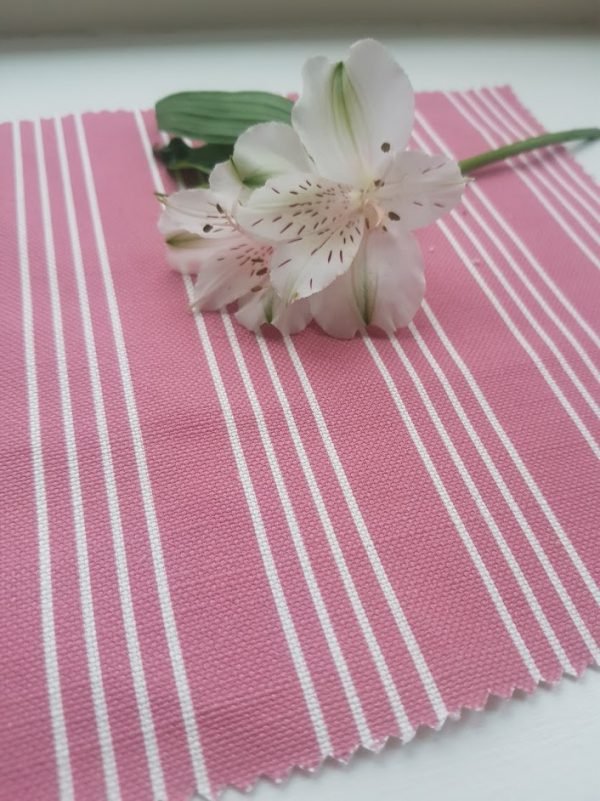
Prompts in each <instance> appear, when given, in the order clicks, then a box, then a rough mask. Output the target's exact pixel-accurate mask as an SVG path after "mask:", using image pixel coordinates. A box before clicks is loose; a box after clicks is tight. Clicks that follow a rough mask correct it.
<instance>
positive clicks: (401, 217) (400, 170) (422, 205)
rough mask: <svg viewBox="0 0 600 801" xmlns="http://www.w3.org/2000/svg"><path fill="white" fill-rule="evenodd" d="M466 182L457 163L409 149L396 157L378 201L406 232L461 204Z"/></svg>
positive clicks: (428, 222)
mask: <svg viewBox="0 0 600 801" xmlns="http://www.w3.org/2000/svg"><path fill="white" fill-rule="evenodd" d="M466 184H467V179H466V178H465V177H464V176H463V175H462V174H461V171H460V168H459V166H458V164H457V163H456V162H455V161H451V160H450V159H448V158H447V157H446V156H430V155H428V154H427V153H420V152H418V151H416V150H407V151H405V152H404V153H398V154H396V155H395V156H394V158H393V161H392V164H391V165H390V168H389V169H388V170H387V172H386V174H385V176H384V178H383V183H382V185H381V186H380V187H379V189H377V192H376V202H377V204H378V205H379V206H380V207H381V208H382V209H383V210H384V211H385V212H386V214H387V216H388V219H389V220H390V221H391V223H397V224H398V227H402V228H404V229H405V230H413V229H414V228H421V227H422V226H424V225H429V224H430V223H432V222H433V221H434V220H437V218H438V217H441V216H442V215H443V214H446V212H448V211H450V210H451V209H453V208H454V206H456V205H457V203H458V202H459V201H460V199H461V196H462V193H463V190H464V188H465V186H466Z"/></svg>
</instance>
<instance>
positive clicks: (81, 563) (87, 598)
mask: <svg viewBox="0 0 600 801" xmlns="http://www.w3.org/2000/svg"><path fill="white" fill-rule="evenodd" d="M33 130H34V136H35V151H36V160H37V168H38V180H39V190H40V202H41V210H42V227H43V230H44V247H45V251H46V266H47V270H48V284H49V287H50V308H51V310H52V321H53V328H54V346H55V351H56V366H57V372H58V383H59V388H60V402H61V409H62V418H63V431H64V436H65V445H66V449H67V464H68V470H69V485H70V489H71V506H72V512H73V525H74V528H75V543H76V548H77V568H78V572H79V592H80V597H81V612H82V618H83V633H84V639H85V647H86V654H87V661H88V672H89V677H90V687H91V692H92V699H93V704H94V714H95V716H96V726H97V729H98V741H99V743H100V753H101V755H102V768H103V771H104V781H105V784H106V797H107V799H108V801H117V800H118V799H119V798H120V797H121V792H120V790H119V777H118V773H117V764H116V762H115V754H114V750H113V743H112V733H111V729H110V721H109V718H108V709H107V705H106V697H105V694H104V685H103V681H102V667H101V663H100V653H99V650H98V639H97V635H96V621H95V618H94V599H93V594H92V584H91V578H90V565H89V559H88V548H87V538H86V529H85V513H84V505H83V497H82V493H81V482H80V478H79V462H78V458H77V446H76V444H75V428H74V424H73V408H72V403H71V389H70V385H69V374H68V368H67V355H66V352H65V336H64V329H63V321H62V311H61V301H60V291H59V286H58V275H57V269H56V250H55V246H54V234H53V229H52V216H51V212H50V195H49V190H48V176H47V173H46V164H45V160H44V146H43V143H42V129H41V125H40V122H39V120H36V121H35V122H34V123H33Z"/></svg>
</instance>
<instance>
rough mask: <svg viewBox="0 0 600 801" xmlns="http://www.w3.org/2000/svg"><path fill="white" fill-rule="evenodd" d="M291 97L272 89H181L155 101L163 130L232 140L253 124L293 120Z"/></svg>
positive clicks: (224, 141)
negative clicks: (242, 90)
mask: <svg viewBox="0 0 600 801" xmlns="http://www.w3.org/2000/svg"><path fill="white" fill-rule="evenodd" d="M292 105H293V103H292V101H291V100H288V99H287V98H286V97H282V96H281V95H275V94H271V93H270V92H179V93H178V94H175V95H169V96H168V97H163V98H162V100H159V101H158V103H157V104H156V121H157V124H158V127H159V129H160V130H161V131H169V132H170V133H174V134H178V135H179V136H189V137H192V138H194V139H202V140H203V141H204V142H207V143H210V144H233V143H234V142H235V140H236V139H237V138H238V136H239V135H240V134H241V133H243V132H244V131H245V130H246V129H247V128H249V127H250V126H251V125H256V124H257V123H259V122H271V121H276V122H287V123H289V122H290V114H291V110H292Z"/></svg>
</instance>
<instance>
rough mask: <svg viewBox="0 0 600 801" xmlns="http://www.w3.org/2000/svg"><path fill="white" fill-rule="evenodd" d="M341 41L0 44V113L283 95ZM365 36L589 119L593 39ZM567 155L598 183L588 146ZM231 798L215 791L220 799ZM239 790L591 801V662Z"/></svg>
mask: <svg viewBox="0 0 600 801" xmlns="http://www.w3.org/2000/svg"><path fill="white" fill-rule="evenodd" d="M377 33H378V32H377V31H372V30H370V31H369V34H371V35H377ZM353 38H358V36H357V35H355V36H344V37H341V36H340V37H338V38H332V37H331V36H330V35H329V36H328V35H322V36H319V35H318V34H317V33H315V34H313V35H311V36H310V37H309V36H308V35H303V38H301V39H300V38H297V37H295V36H294V35H293V34H292V33H290V32H285V33H280V34H275V33H269V34H264V35H263V36H261V35H260V34H256V33H254V34H252V38H251V40H250V39H248V38H247V37H245V36H244V34H243V33H241V32H239V33H236V32H233V31H229V32H228V33H226V34H224V33H217V32H213V33H211V34H210V35H207V36H206V38H203V37H202V35H200V34H197V35H195V36H185V37H184V36H172V37H161V38H154V39H149V38H137V39H136V38H129V39H127V41H125V40H123V39H121V40H119V39H113V40H108V39H98V38H97V39H92V40H89V39H88V40H83V39H82V40H71V41H66V42H65V41H62V42H61V41H59V40H56V41H52V40H37V41H33V40H32V41H30V42H27V41H18V40H13V41H4V42H2V41H1V40H0V98H1V102H0V121H3V120H10V119H19V118H31V117H38V116H47V115H53V114H57V113H60V114H62V113H68V112H72V111H86V110H90V109H102V108H111V109H116V108H134V107H148V106H151V105H152V104H153V103H154V101H155V100H156V99H158V98H159V97H161V96H162V95H164V94H167V93H169V92H173V91H180V90H183V89H208V88H210V89H244V88H248V89H268V90H271V91H278V92H288V91H293V90H295V89H297V88H299V85H300V78H299V75H300V68H301V66H302V63H303V61H304V59H305V58H306V57H307V56H309V55H312V54H315V53H324V54H327V55H329V56H330V57H337V56H341V55H343V52H344V50H345V48H346V47H347V45H348V44H349V43H350V41H352V39H353ZM378 38H381V39H382V40H384V41H386V43H387V44H389V45H390V46H391V47H392V49H393V50H394V52H395V54H396V55H397V57H398V60H399V61H400V63H401V64H402V65H403V66H404V68H405V69H406V70H407V71H408V73H409V75H410V76H411V78H412V80H413V83H414V86H415V88H416V89H417V90H419V89H468V88H471V87H478V86H482V85H486V84H487V85H489V84H496V85H497V84H504V83H510V84H512V86H513V87H514V88H515V89H516V91H517V93H518V94H519V96H520V98H521V99H522V101H523V102H524V103H525V104H526V105H527V106H528V107H529V108H530V109H531V110H532V111H533V113H534V114H535V115H536V116H537V118H538V119H539V120H541V122H542V123H543V124H544V125H545V126H546V127H547V128H548V129H550V130H559V129H561V128H571V127H580V126H590V125H598V124H600V113H599V112H600V91H599V88H598V86H599V78H600V42H599V40H598V38H594V37H574V36H573V37H562V38H560V37H552V38H551V37H547V36H538V37H531V36H515V37H506V36H504V37H499V36H494V35H491V34H488V35H485V36H477V37H475V36H458V35H454V36H449V35H443V34H440V35H426V36H425V35H408V34H407V35H405V36H403V37H395V38H393V39H390V38H387V37H386V36H379V37H378ZM575 151H576V154H577V158H578V159H579V160H580V161H581V163H582V164H583V165H584V167H585V168H586V169H587V171H588V172H589V173H591V174H593V175H594V176H595V177H596V178H597V179H600V142H597V143H596V144H595V145H590V146H587V147H585V148H581V147H577V148H576V149H575ZM0 191H2V188H1V187H0ZM599 529H600V521H599ZM599 547H600V545H599ZM238 798H241V796H240V795H239V794H238V793H237V792H235V791H228V792H226V793H225V795H224V797H223V801H235V799H238ZM252 798H253V799H255V801H305V799H309V798H310V799H311V801H342V799H343V801H359V799H360V801H363V799H366V800H367V801H371V800H372V801H392V800H393V801H400V800H401V801H433V800H434V799H438V798H439V799H442V798H443V799H444V801H537V800H538V799H543V801H600V671H598V670H595V669H592V670H589V671H587V673H585V674H584V676H583V677H581V678H580V679H579V680H578V681H574V680H572V679H568V678H567V679H564V680H563V681H562V682H560V684H559V685H557V686H556V687H553V688H548V687H542V688H540V689H539V690H538V691H537V692H536V693H534V694H533V695H531V696H525V695H519V696H518V697H517V698H514V699H513V700H511V701H499V700H497V699H492V700H491V701H490V703H489V704H488V706H487V708H486V710H485V711H484V712H467V713H465V714H464V715H463V717H462V719H461V720H460V721H450V722H448V723H446V725H445V726H444V727H443V728H442V730H441V731H440V732H432V731H430V730H424V731H420V732H419V733H418V734H417V737H416V738H415V739H414V740H413V741H412V742H411V743H409V744H408V745H406V746H403V747H400V746H399V745H398V744H397V743H396V742H392V743H390V744H388V746H387V747H386V748H385V749H384V750H383V751H382V752H381V753H380V754H378V755H372V754H367V753H365V752H360V753H358V754H357V755H355V757H354V758H353V760H352V761H351V763H350V765H349V766H346V767H341V766H340V765H338V764H336V763H333V762H332V763H327V764H326V765H325V767H324V768H323V769H322V770H320V771H318V772H317V773H316V774H311V775H308V774H302V773H300V772H297V771H296V772H294V774H293V775H292V776H291V778H290V779H289V780H288V781H287V782H286V783H285V784H284V785H282V786H276V785H274V784H272V783H270V782H267V781H263V782H261V783H260V784H259V785H258V787H257V788H256V789H255V791H254V793H253V794H252ZM15 801H17V799H15ZM18 801H21V800H20V799H19V800H18ZM23 801H24V800H23ZM140 801H146V799H140Z"/></svg>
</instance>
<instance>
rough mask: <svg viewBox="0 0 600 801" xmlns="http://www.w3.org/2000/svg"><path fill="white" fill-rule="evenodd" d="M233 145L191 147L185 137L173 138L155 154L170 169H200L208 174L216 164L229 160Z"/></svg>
mask: <svg viewBox="0 0 600 801" xmlns="http://www.w3.org/2000/svg"><path fill="white" fill-rule="evenodd" d="M232 153H233V147H232V145H214V144H213V145H202V146H201V147H190V146H189V145H186V143H185V142H184V141H183V139H179V138H178V137H176V138H174V139H171V141H170V142H169V144H168V145H165V146H164V147H159V148H156V150H155V151H154V155H155V156H156V158H157V159H158V160H159V161H161V162H162V163H163V164H164V165H165V167H166V168H167V169H168V170H171V171H174V170H198V171H199V172H202V173H204V174H205V175H208V174H209V173H210V171H211V170H212V168H213V167H214V166H215V164H218V163H219V162H221V161H227V159H228V158H230V156H231V154H232Z"/></svg>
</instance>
